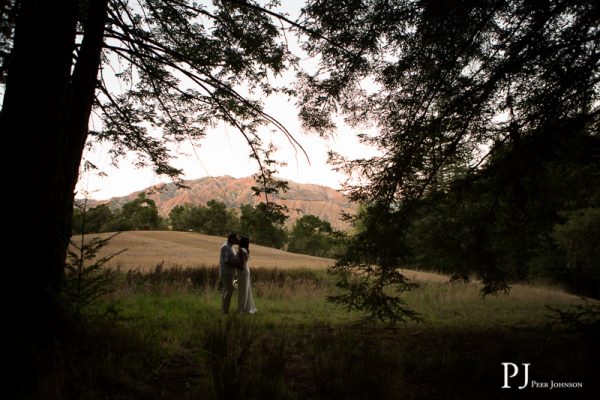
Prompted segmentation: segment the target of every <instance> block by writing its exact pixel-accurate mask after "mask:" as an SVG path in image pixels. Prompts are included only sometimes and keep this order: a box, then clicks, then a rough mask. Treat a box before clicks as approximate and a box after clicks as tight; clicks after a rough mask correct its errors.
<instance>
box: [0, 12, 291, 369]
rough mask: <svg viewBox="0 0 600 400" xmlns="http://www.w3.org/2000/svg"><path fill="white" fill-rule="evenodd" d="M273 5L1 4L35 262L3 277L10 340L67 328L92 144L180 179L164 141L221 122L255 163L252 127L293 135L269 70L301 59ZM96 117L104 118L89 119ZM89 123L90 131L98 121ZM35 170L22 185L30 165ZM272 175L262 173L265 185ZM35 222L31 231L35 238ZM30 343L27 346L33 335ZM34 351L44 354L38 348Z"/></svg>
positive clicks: (12, 175)
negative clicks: (70, 264)
mask: <svg viewBox="0 0 600 400" xmlns="http://www.w3.org/2000/svg"><path fill="white" fill-rule="evenodd" d="M275 6H276V2H266V3H259V2H255V1H236V0H223V1H219V0H217V1H212V2H210V3H209V2H198V1H191V0H68V1H58V2H54V1H47V0H8V1H3V2H1V3H0V13H1V14H0V21H1V24H0V84H2V89H3V97H2V111H1V113H0V132H1V133H2V137H3V139H4V144H3V157H2V163H3V164H2V168H3V170H4V171H6V173H7V176H8V180H7V182H6V185H7V186H8V187H10V188H11V190H14V191H15V192H16V193H19V196H20V206H21V207H22V208H23V209H25V210H27V212H25V213H23V215H24V220H23V218H21V219H20V220H16V218H15V220H14V221H12V220H11V221H9V222H8V225H9V226H10V227H12V228H13V230H12V232H11V235H10V236H11V237H10V238H9V239H8V244H7V245H8V247H10V248H18V247H19V246H20V245H21V243H20V241H22V240H23V238H25V237H27V238H29V239H28V240H27V245H28V254H29V255H30V256H29V257H28V259H27V265H26V266H23V268H11V269H10V271H9V272H7V274H8V276H7V286H8V287H9V288H10V290H9V291H7V292H6V293H3V295H4V296H5V297H6V302H5V304H6V306H7V308H8V309H9V314H10V315H9V316H8V317H7V320H9V321H12V323H9V325H11V326H12V327H15V330H14V332H13V331H12V330H11V332H10V333H9V336H10V337H9V338H7V339H6V340H7V342H10V343H13V342H14V343H20V344H22V345H23V346H25V347H26V348H25V349H24V348H22V347H20V346H12V347H13V348H14V350H13V351H14V352H16V353H18V352H19V351H22V350H25V352H27V351H29V353H28V355H27V354H16V355H13V356H14V359H15V360H23V362H22V363H24V364H27V365H30V364H28V362H29V361H32V360H34V358H35V357H34V354H35V351H36V350H35V348H33V347H27V346H29V345H30V344H31V343H32V342H31V340H33V341H36V340H37V339H40V340H41V341H44V340H46V341H49V342H51V341H52V337H51V336H52V333H53V332H54V333H56V332H59V329H58V327H57V325H58V324H60V321H61V317H60V306H59V304H58V299H59V296H58V295H59V293H60V290H61V287H62V285H63V283H64V266H65V258H66V251H67V246H68V244H69V237H70V235H71V231H72V213H73V202H74V190H75V185H76V183H77V179H78V174H79V171H80V167H81V162H82V154H83V151H84V148H85V146H86V143H88V139H90V137H91V138H93V139H94V140H96V141H100V142H102V141H109V142H110V143H111V144H112V147H111V148H112V150H111V151H112V154H113V155H114V156H115V158H116V159H118V158H119V157H120V156H123V155H124V154H125V153H126V152H128V151H134V152H137V153H138V155H139V158H138V165H152V166H153V167H154V169H155V171H156V172H157V173H158V174H163V175H167V176H170V177H172V178H174V179H177V178H178V176H179V173H180V171H179V170H178V169H177V168H174V167H173V166H171V165H170V163H169V160H170V157H171V153H170V151H171V150H170V149H169V145H170V144H171V143H179V142H182V141H191V142H196V140H197V139H199V138H201V137H202V136H203V135H204V134H205V133H206V129H207V128H209V127H211V126H214V125H215V124H216V123H217V122H218V121H225V122H226V123H227V124H229V125H231V126H233V127H235V128H236V129H237V130H238V131H239V132H240V134H241V135H243V136H244V137H245V138H246V140H247V141H248V143H249V144H250V146H251V152H252V156H253V157H254V158H256V160H257V161H258V162H259V165H261V166H262V164H260V163H261V162H262V161H261V158H260V153H259V149H260V147H261V145H262V143H261V141H260V136H259V132H258V127H259V126H261V125H265V124H271V125H273V126H275V129H278V130H279V131H280V132H282V134H284V135H288V137H289V138H290V140H291V141H292V142H294V141H293V138H292V137H291V135H290V134H289V132H288V131H287V130H286V129H285V127H283V126H282V125H281V124H280V123H279V122H278V121H277V120H276V119H275V118H273V117H271V116H269V115H268V114H267V113H265V111H264V109H263V106H262V100H263V99H264V96H266V95H268V94H269V93H273V92H276V91H283V92H287V91H288V89H287V88H277V87H275V85H274V84H273V82H274V80H273V77H275V76H277V75H279V74H281V73H282V72H283V71H284V70H285V69H286V68H288V67H291V66H293V65H294V63H295V60H294V58H293V57H292V56H291V55H290V53H289V52H288V50H287V43H286V40H285V37H284V36H283V35H282V26H281V24H280V21H281V20H282V18H283V17H277V16H276V14H275V13H273V12H272V11H271V9H272V7H275ZM93 114H97V115H98V116H99V117H100V119H101V121H102V123H101V124H96V123H94V124H91V116H92V115H93ZM90 126H91V128H90ZM25 167H27V169H28V170H32V171H34V174H32V175H31V178H30V179H23V177H22V174H23V170H24V169H25ZM264 182H266V181H263V183H264ZM31 227H35V229H36V230H35V235H32V234H31ZM30 339H31V340H30ZM36 357H37V356H36Z"/></svg>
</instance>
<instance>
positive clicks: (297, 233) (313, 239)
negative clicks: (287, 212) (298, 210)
mask: <svg viewBox="0 0 600 400" xmlns="http://www.w3.org/2000/svg"><path fill="white" fill-rule="evenodd" d="M339 242H340V240H339V234H336V233H334V231H333V229H332V228H331V224H330V223H329V222H327V221H323V220H322V219H321V218H319V217H317V216H316V215H311V214H305V215H303V216H301V217H300V218H298V219H297V220H296V222H294V225H293V226H292V228H291V230H290V234H289V242H288V246H287V251H291V252H292V253H302V254H309V255H312V256H318V257H328V258H331V257H333V256H335V255H336V254H337V253H339V251H340V249H339Z"/></svg>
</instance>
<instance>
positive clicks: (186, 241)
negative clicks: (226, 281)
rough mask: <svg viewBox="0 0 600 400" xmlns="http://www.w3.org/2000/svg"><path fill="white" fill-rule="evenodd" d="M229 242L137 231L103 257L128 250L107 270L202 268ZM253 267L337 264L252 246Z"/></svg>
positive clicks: (212, 262) (213, 262) (121, 238)
mask: <svg viewBox="0 0 600 400" xmlns="http://www.w3.org/2000/svg"><path fill="white" fill-rule="evenodd" d="M108 235H109V234H107V233H102V234H90V235H89V237H95V236H97V237H102V238H104V237H107V236H108ZM225 240H226V238H220V237H216V236H209V235H203V234H200V233H194V232H172V231H135V232H122V233H120V234H119V235H117V236H116V237H114V238H113V239H112V240H111V241H110V243H109V245H108V246H106V247H105V248H103V249H102V251H101V252H100V253H99V256H105V255H108V254H113V253H116V252H117V251H119V250H122V249H127V251H125V252H124V253H122V254H120V255H118V256H116V257H115V258H113V259H112V260H111V261H110V262H109V263H108V264H107V266H109V267H112V268H116V267H119V268H120V269H121V270H122V271H126V270H130V269H140V270H142V271H151V270H153V269H154V267H155V266H156V265H157V264H159V263H164V266H165V267H167V268H168V267H172V266H192V267H194V266H196V267H199V266H202V265H216V264H218V263H219V249H220V248H221V245H222V244H223V243H224V242H225ZM251 253H252V254H251V256H252V265H253V266H254V267H265V268H284V269H286V268H315V269H324V268H327V266H329V265H331V264H333V260H330V259H327V258H319V257H311V256H306V255H302V254H293V253H288V252H285V251H281V250H276V249H272V248H269V247H264V246H258V245H254V244H252V245H251Z"/></svg>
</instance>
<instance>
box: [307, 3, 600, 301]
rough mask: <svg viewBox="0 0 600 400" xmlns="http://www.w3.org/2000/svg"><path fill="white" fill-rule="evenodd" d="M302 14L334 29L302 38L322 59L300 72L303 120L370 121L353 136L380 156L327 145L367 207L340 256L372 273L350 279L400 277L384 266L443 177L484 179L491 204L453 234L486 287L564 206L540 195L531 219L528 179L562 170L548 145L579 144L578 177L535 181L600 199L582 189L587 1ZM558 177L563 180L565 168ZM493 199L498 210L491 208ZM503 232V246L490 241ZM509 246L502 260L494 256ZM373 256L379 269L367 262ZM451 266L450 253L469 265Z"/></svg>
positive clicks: (593, 154)
mask: <svg viewBox="0 0 600 400" xmlns="http://www.w3.org/2000/svg"><path fill="white" fill-rule="evenodd" d="M304 19H305V22H306V23H307V25H308V26H309V27H310V29H312V30H314V31H316V32H318V33H319V34H320V35H324V36H327V37H328V38H329V39H330V41H323V40H313V41H310V42H309V43H308V44H307V46H306V49H307V50H308V51H309V52H310V53H311V54H315V55H316V54H319V55H321V57H322V62H321V68H320V69H319V71H318V73H317V74H315V75H306V76H305V77H304V83H305V85H304V88H305V93H304V98H303V100H304V108H303V110H302V113H301V115H302V116H303V118H304V121H305V124H306V125H307V126H309V127H310V126H314V128H316V130H317V131H318V132H320V133H321V134H327V130H328V128H331V127H333V126H334V125H333V120H332V119H330V118H329V117H330V116H331V115H333V114H334V113H335V112H337V111H341V112H342V113H344V115H345V116H346V118H347V121H349V122H351V123H353V124H354V125H355V126H357V127H360V126H362V125H363V124H367V125H371V126H375V127H376V128H377V133H376V134H374V135H365V136H364V137H363V139H364V141H365V142H366V143H369V144H371V145H374V146H376V147H377V148H378V149H380V154H381V155H379V156H376V157H372V158H368V159H356V160H346V159H343V158H341V157H339V156H337V155H335V154H333V155H332V161H333V163H334V164H335V165H337V167H339V168H340V169H342V170H343V171H346V172H348V173H349V174H351V175H352V176H353V177H359V178H361V179H360V180H350V181H349V182H350V183H349V184H348V185H346V187H345V190H346V192H347V193H348V194H349V196H350V197H351V198H352V199H354V200H356V201H359V202H362V203H364V204H366V205H367V207H369V213H370V214H371V217H369V218H366V219H365V220H364V221H363V225H364V224H365V221H366V222H367V223H368V224H367V225H366V226H365V229H364V230H363V231H362V233H361V234H359V235H357V236H356V241H355V242H354V243H353V246H352V252H351V254H349V256H348V259H344V260H341V263H340V265H341V266H345V267H347V269H346V270H348V268H352V267H357V268H358V269H359V270H360V271H365V272H366V274H367V275H368V276H369V277H370V278H374V279H372V280H370V281H369V280H367V281H366V282H367V283H366V284H365V286H364V287H362V286H360V287H358V289H360V290H363V289H364V290H371V289H372V290H373V293H374V292H376V291H377V290H376V289H377V287H374V286H372V285H370V284H369V283H368V282H373V283H377V284H379V283H380V282H381V281H382V280H383V281H386V278H385V276H386V274H387V275H388V277H389V278H390V279H389V280H388V282H392V281H397V280H398V277H397V276H396V275H395V274H393V273H392V271H397V269H396V268H397V267H398V265H399V263H400V262H402V260H403V257H404V260H405V259H406V256H407V255H408V254H407V252H408V250H409V249H408V248H407V247H406V246H405V244H406V239H407V237H406V233H407V228H408V227H409V226H410V219H411V218H413V216H414V213H415V211H416V210H417V207H416V205H418V204H420V203H419V201H421V200H423V199H426V198H428V199H430V200H431V199H432V197H431V196H437V197H438V199H444V197H445V196H446V195H447V194H448V192H449V191H450V190H451V188H452V187H454V188H456V187H460V188H465V187H469V185H475V184H476V183H478V182H485V185H484V186H485V187H484V186H480V187H479V190H480V191H479V196H477V195H476V194H475V193H473V192H472V191H471V197H472V198H473V199H474V201H476V202H479V203H481V204H482V205H481V207H480V209H481V210H487V211H485V212H481V214H480V215H477V219H478V221H473V222H474V224H475V225H474V226H473V229H472V231H471V232H470V233H469V238H468V239H469V241H468V242H467V241H463V242H462V245H464V246H467V247H469V248H470V249H471V250H472V251H469V255H472V256H474V257H473V260H469V259H468V258H466V257H465V258H463V260H462V261H463V262H462V266H465V265H466V266H467V267H468V266H469V265H472V266H474V265H476V264H480V265H481V267H482V268H481V269H479V272H480V273H481V274H482V276H483V278H484V281H485V283H486V285H487V286H486V288H487V290H489V291H494V290H498V289H503V288H506V287H507V284H508V281H509V279H510V278H512V277H513V276H523V274H524V271H525V262H526V261H527V259H528V256H529V254H528V251H531V247H529V245H530V244H531V239H532V238H534V237H539V233H540V232H539V231H536V229H531V228H533V227H535V228H537V227H539V225H540V224H541V221H542V220H543V219H544V218H548V215H550V216H551V218H555V217H556V215H557V211H558V207H560V206H561V205H565V204H567V202H564V203H562V204H554V205H549V204H548V206H547V207H546V208H545V209H544V213H545V215H544V213H541V212H540V213H538V214H537V215H535V218H537V219H536V220H535V221H532V218H531V216H532V214H531V207H530V205H531V203H532V200H535V199H539V197H537V196H538V195H537V193H539V192H536V190H537V189H538V188H539V187H541V186H544V185H545V186H548V185H549V184H550V183H549V182H546V183H547V184H548V185H547V184H546V183H544V184H541V183H540V178H541V177H542V176H543V175H546V177H548V176H551V174H552V173H554V172H561V171H560V168H546V167H548V166H549V165H551V163H552V162H553V157H559V155H560V157H563V156H565V155H566V154H567V153H572V152H573V151H575V152H577V151H578V150H577V149H579V150H581V154H582V157H583V158H582V160H581V164H582V165H580V167H581V168H579V169H578V171H579V172H578V173H577V175H578V176H579V177H580V178H583V179H584V182H583V183H582V182H580V183H579V184H578V185H577V186H576V187H575V186H571V187H569V188H566V187H564V186H563V187H560V189H559V186H557V185H554V186H553V191H546V192H545V193H548V194H549V193H554V194H559V193H560V192H561V190H565V189H566V190H572V191H573V192H580V193H581V194H582V195H581V197H583V198H584V200H583V201H579V204H580V206H581V207H586V206H589V205H590V204H589V201H593V199H594V198H597V197H598V196H597V193H596V194H594V192H593V190H589V188H590V187H594V185H595V187H597V185H598V148H599V146H598V132H599V131H600V106H599V102H598V100H599V94H600V85H599V83H600V62H599V61H600V28H599V27H600V8H599V6H598V2H597V1H592V0H589V1H585V0H584V1H569V0H553V1H525V0H486V1H480V0H465V1H452V2H449V1H442V0H432V1H404V0H395V1H387V0H385V1H384V0H381V1H380V0H374V1H354V0H347V1H344V0H342V1H336V2H324V1H310V2H309V3H308V5H307V6H306V7H305V8H304ZM565 157H566V156H565ZM569 157H570V156H569ZM570 160H571V162H572V164H573V158H572V157H571V158H570ZM573 165H574V164H573ZM550 171H552V172H550ZM562 176H564V177H565V178H568V179H570V180H571V181H573V179H571V178H572V177H573V176H574V175H572V174H571V175H570V174H563V175H562ZM351 182H361V184H360V185H355V184H351ZM585 182H587V183H585ZM554 183H556V182H554ZM579 189H581V191H580V190H579ZM456 193H460V192H459V191H458V190H457V191H456ZM482 193H484V194H483V195H482ZM583 193H585V194H583ZM456 197H458V196H456ZM585 199H587V201H588V204H587V205H586V204H585V202H586V200H585ZM545 201H546V203H548V199H545ZM438 203H439V202H438ZM483 203H485V204H483ZM471 204H474V203H471ZM596 206H597V204H596ZM499 209H502V210H503V217H502V220H501V221H500V220H498V219H496V220H494V216H495V215H497V210H499ZM448 216H449V217H450V214H448ZM450 222H451V221H450ZM498 223H501V225H497V227H496V228H493V226H494V225H495V224H498ZM535 224H538V225H535ZM490 227H492V229H490ZM546 229H547V228H546ZM454 234H455V231H451V232H448V233H447V236H449V237H450V238H451V237H453V235H454ZM499 235H503V239H502V240H504V241H505V242H506V243H508V242H509V241H510V243H512V245H513V246H504V245H503V246H501V247H500V248H498V247H496V245H497V244H498V243H499V242H498V241H497V242H496V243H490V237H491V236H495V237H498V236H499ZM463 239H464V237H463ZM505 249H507V250H508V251H509V252H510V254H509V257H505V258H504V260H503V261H506V263H505V266H506V268H505V269H504V270H503V269H502V268H500V267H499V266H500V265H501V263H494V262H490V260H492V259H493V258H494V257H495V255H494V252H496V253H497V252H499V251H500V252H501V251H504V250H505ZM477 252H478V253H477ZM498 259H499V258H498ZM471 261H472V262H471ZM373 262H378V263H379V265H381V266H382V267H381V268H372V267H371V266H370V265H371V264H372V263H373ZM361 266H362V267H361ZM363 267H364V268H363ZM459 267H460V266H459V265H458V263H456V264H453V265H452V268H453V269H454V272H458V273H460V274H462V275H463V276H466V273H468V272H469V271H468V270H466V271H465V270H461V269H460V268H459ZM511 270H512V271H514V273H513V272H511ZM370 278H369V279H370ZM381 287H382V288H383V287H385V285H381ZM360 290H359V291H358V292H360ZM358 292H356V293H355V294H356V296H354V298H356V297H357V296H358V295H359V294H360V293H358ZM363 294H364V293H363ZM380 294H381V296H382V297H383V296H384V292H383V291H380ZM350 298H352V296H350ZM382 304H385V302H384V303H382Z"/></svg>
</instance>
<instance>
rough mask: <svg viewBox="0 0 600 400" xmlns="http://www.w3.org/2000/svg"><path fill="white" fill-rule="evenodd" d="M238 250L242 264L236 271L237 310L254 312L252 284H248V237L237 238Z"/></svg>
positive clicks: (248, 312)
mask: <svg viewBox="0 0 600 400" xmlns="http://www.w3.org/2000/svg"><path fill="white" fill-rule="evenodd" d="M238 244H239V246H240V250H239V252H238V254H239V256H240V258H241V260H242V262H243V266H242V268H240V269H239V270H238V271H237V276H238V279H237V280H238V312H240V313H247V314H254V313H256V312H257V311H258V310H257V309H256V306H255V305H254V297H253V296H252V285H251V284H250V269H249V268H248V259H249V258H250V239H248V238H247V237H245V236H242V237H241V238H240V240H239V243H238Z"/></svg>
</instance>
